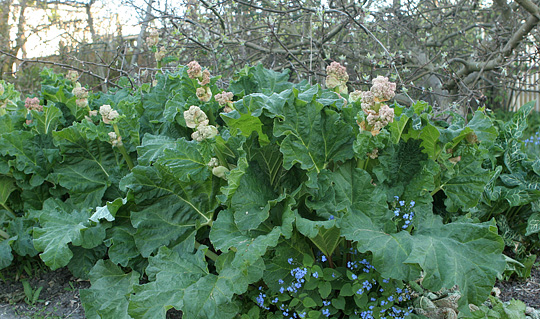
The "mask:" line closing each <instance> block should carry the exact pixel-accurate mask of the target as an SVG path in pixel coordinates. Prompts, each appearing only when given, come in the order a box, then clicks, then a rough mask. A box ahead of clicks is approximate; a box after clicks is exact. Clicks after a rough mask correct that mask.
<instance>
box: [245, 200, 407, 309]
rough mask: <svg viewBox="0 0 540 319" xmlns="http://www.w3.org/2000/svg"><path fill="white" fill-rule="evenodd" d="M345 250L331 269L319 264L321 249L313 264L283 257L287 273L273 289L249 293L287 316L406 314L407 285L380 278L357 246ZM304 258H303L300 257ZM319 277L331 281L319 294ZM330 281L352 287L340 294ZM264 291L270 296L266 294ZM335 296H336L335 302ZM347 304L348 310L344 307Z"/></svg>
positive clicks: (259, 301) (320, 282)
mask: <svg viewBox="0 0 540 319" xmlns="http://www.w3.org/2000/svg"><path fill="white" fill-rule="evenodd" d="M403 205H405V203H403ZM409 206H410V207H413V206H414V203H413V204H412V205H411V204H409ZM401 207H403V206H401ZM346 251H347V255H346V256H347V258H350V260H349V261H347V263H346V264H345V265H343V266H346V267H339V266H338V267H337V268H333V269H331V271H329V270H330V269H324V267H321V266H322V265H323V263H325V261H327V257H326V256H324V255H323V254H322V252H318V253H316V254H315V255H318V256H322V257H324V258H316V260H315V264H313V263H312V262H309V261H308V262H307V263H306V264H305V265H302V264H301V265H300V266H297V265H298V264H299V263H298V262H296V261H295V260H293V258H289V259H287V263H288V264H289V265H291V268H292V267H294V268H292V269H291V270H290V272H289V275H290V277H289V275H288V276H286V277H287V278H280V279H278V280H277V283H278V284H279V285H277V287H276V288H274V289H277V291H275V290H274V292H272V290H266V291H258V292H257V294H258V295H257V294H254V295H253V298H254V301H255V303H256V304H257V305H258V306H259V307H260V308H261V309H264V310H266V311H269V312H271V313H274V314H279V315H282V316H283V317H284V318H287V319H296V318H306V317H307V313H308V312H310V313H311V312H313V311H316V312H318V313H319V316H321V315H322V317H327V318H329V317H331V316H342V315H343V314H349V315H352V313H355V314H356V315H358V316H360V317H361V318H362V319H368V318H388V319H391V318H393V319H404V318H405V317H407V316H409V315H410V314H411V311H412V308H411V307H409V308H404V307H403V304H402V303H403V302H406V301H409V300H411V295H410V294H409V291H408V289H407V288H402V287H403V283H402V282H401V281H397V280H392V279H385V278H382V277H381V275H380V274H379V273H378V272H377V271H376V269H375V267H374V266H373V265H371V263H370V262H369V261H368V259H366V258H363V257H368V256H366V255H364V254H361V253H359V252H358V250H356V249H352V250H350V251H349V250H348V249H347V250H346ZM343 256H345V255H343ZM360 258H363V259H360ZM355 259H356V260H355ZM304 262H306V261H305V260H304ZM323 281H326V282H329V281H331V282H332V285H331V286H330V287H332V288H331V289H334V290H333V291H334V292H332V291H330V292H326V293H324V295H323V294H322V293H321V294H320V295H319V293H318V292H319V289H321V287H324V285H323V286H321V284H324V282H323ZM334 282H335V283H336V284H337V286H335V287H343V285H349V287H350V288H353V290H351V289H350V288H348V289H349V291H350V292H348V293H345V294H342V291H340V290H339V289H341V288H337V289H338V290H335V289H336V288H333V286H334ZM326 286H328V284H326ZM262 289H263V287H259V290H262ZM267 294H269V296H270V297H268V298H267ZM344 297H345V298H344ZM366 297H367V298H369V299H366ZM336 298H337V299H336ZM334 300H335V301H336V305H340V306H334V303H333V301H334ZM338 300H340V301H339V303H338ZM360 300H364V301H360ZM366 301H367V303H366ZM306 302H307V303H306ZM343 302H345V303H346V305H348V306H346V308H341V307H343V305H344V304H343ZM358 302H361V303H363V304H364V306H361V307H358V305H359V303H358ZM347 308H348V310H346V309H347ZM341 309H344V310H341ZM342 311H343V312H342Z"/></svg>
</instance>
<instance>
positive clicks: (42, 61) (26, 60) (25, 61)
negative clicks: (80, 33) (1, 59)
mask: <svg viewBox="0 0 540 319" xmlns="http://www.w3.org/2000/svg"><path fill="white" fill-rule="evenodd" d="M0 53H1V54H4V55H7V56H9V57H11V58H13V59H16V60H17V61H21V62H23V63H43V64H49V65H54V66H58V67H61V68H64V69H68V70H75V71H78V72H80V73H86V74H88V75H90V76H93V77H95V78H97V79H99V80H101V81H104V82H107V79H105V78H104V77H102V76H99V75H97V74H95V73H94V72H92V71H87V70H84V69H81V68H78V67H74V66H71V65H68V64H64V63H58V62H53V61H45V60H40V59H37V58H36V59H21V58H19V57H17V56H16V55H13V54H11V53H8V52H5V51H4V50H0ZM85 63H86V62H85ZM89 64H91V63H89ZM111 85H113V86H116V87H117V88H122V87H121V86H119V85H118V84H115V83H111Z"/></svg>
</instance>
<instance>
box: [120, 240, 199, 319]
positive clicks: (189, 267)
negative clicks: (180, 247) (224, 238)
mask: <svg viewBox="0 0 540 319" xmlns="http://www.w3.org/2000/svg"><path fill="white" fill-rule="evenodd" d="M146 273H147V274H148V276H149V278H151V279H153V281H152V282H150V283H147V284H144V285H140V286H136V287H135V291H134V292H135V295H133V296H131V299H130V303H129V310H128V311H129V314H130V315H131V316H133V317H134V318H165V314H166V312H167V310H168V309H170V308H172V307H174V308H176V309H182V308H183V306H184V302H183V301H184V292H185V290H186V288H187V287H189V286H190V285H192V284H194V283H195V282H197V281H198V280H199V279H200V278H201V277H202V276H205V275H207V274H208V269H207V265H206V262H205V260H204V252H203V251H201V250H199V251H197V252H196V253H195V254H189V253H185V254H182V256H180V255H178V253H177V252H176V251H173V250H170V249H168V248H166V247H161V248H160V249H159V253H158V254H157V255H156V256H155V257H150V258H149V265H148V267H147V268H146Z"/></svg>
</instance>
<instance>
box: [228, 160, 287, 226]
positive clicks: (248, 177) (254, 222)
mask: <svg viewBox="0 0 540 319" xmlns="http://www.w3.org/2000/svg"><path fill="white" fill-rule="evenodd" d="M253 166H256V164H252V165H251V166H249V167H248V169H247V170H246V173H245V174H244V175H243V176H242V178H241V180H240V181H239V187H238V189H237V190H236V192H235V193H234V195H233V196H232V198H231V208H232V210H231V213H232V214H233V215H234V221H235V223H236V225H237V227H238V228H239V229H241V230H250V229H255V228H257V227H258V226H259V225H260V224H261V223H262V222H263V221H265V220H266V219H267V218H268V214H269V211H270V204H269V203H268V202H269V201H270V200H273V199H276V197H277V195H276V194H275V193H274V191H273V190H272V188H271V186H270V183H269V181H268V179H267V178H266V176H265V175H263V174H262V173H261V171H260V170H258V169H254V168H253Z"/></svg>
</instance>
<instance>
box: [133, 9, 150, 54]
mask: <svg viewBox="0 0 540 319" xmlns="http://www.w3.org/2000/svg"><path fill="white" fill-rule="evenodd" d="M153 3H154V0H148V5H147V6H146V15H145V17H144V21H143V23H142V25H141V32H139V36H138V37H137V46H136V47H135V50H133V56H132V57H131V65H134V64H135V63H136V62H137V60H138V57H139V54H140V53H141V51H142V48H143V40H144V38H145V36H146V28H148V23H149V22H150V20H151V19H152V4H153Z"/></svg>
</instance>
